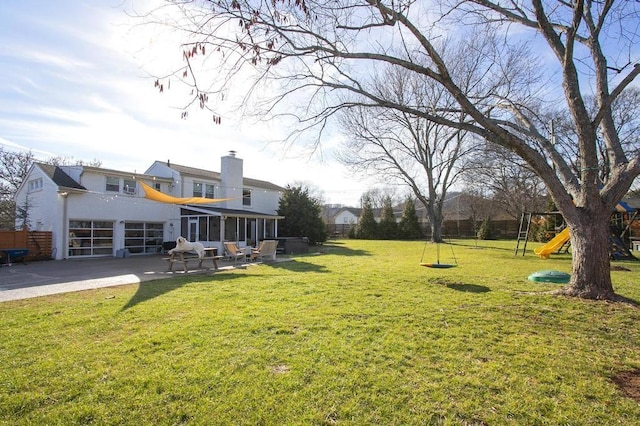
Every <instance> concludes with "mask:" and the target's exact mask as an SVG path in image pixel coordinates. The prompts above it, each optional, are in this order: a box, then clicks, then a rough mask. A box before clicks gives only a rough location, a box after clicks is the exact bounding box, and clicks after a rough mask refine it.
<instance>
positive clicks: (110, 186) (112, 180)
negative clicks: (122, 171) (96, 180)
mask: <svg viewBox="0 0 640 426" xmlns="http://www.w3.org/2000/svg"><path fill="white" fill-rule="evenodd" d="M106 190H107V191H111V192H120V178H117V177H113V176H107V186H106Z"/></svg>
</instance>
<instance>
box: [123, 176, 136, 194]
mask: <svg viewBox="0 0 640 426" xmlns="http://www.w3.org/2000/svg"><path fill="white" fill-rule="evenodd" d="M123 184H124V185H123V186H122V192H124V193H125V194H135V193H136V181H135V180H134V179H124V182H123Z"/></svg>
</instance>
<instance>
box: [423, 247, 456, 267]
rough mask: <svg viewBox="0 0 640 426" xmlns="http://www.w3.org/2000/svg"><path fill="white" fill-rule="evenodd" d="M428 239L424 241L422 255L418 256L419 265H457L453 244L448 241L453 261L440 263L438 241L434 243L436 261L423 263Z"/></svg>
mask: <svg viewBox="0 0 640 426" xmlns="http://www.w3.org/2000/svg"><path fill="white" fill-rule="evenodd" d="M427 244H429V242H428V241H425V243H424V248H423V249H422V257H421V258H420V266H425V267H427V268H441V269H444V268H454V267H456V266H458V259H456V254H455V253H454V251H453V245H452V244H451V243H449V245H450V246H451V255H452V256H453V262H454V263H440V243H439V242H438V243H436V263H425V262H424V252H425V250H426V249H427Z"/></svg>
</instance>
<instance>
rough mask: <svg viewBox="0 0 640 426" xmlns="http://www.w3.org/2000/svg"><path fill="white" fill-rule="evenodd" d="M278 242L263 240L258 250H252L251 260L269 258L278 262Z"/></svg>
mask: <svg viewBox="0 0 640 426" xmlns="http://www.w3.org/2000/svg"><path fill="white" fill-rule="evenodd" d="M277 248H278V241H277V240H262V241H261V242H260V245H259V246H258V248H257V249H252V250H251V255H250V256H251V260H255V259H264V258H268V259H269V260H276V249H277Z"/></svg>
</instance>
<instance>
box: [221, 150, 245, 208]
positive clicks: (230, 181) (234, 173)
mask: <svg viewBox="0 0 640 426" xmlns="http://www.w3.org/2000/svg"><path fill="white" fill-rule="evenodd" d="M220 180H221V186H222V188H221V194H220V195H221V198H233V200H230V201H226V202H225V203H224V206H221V207H225V208H229V209H242V190H243V180H244V179H243V171H242V159H241V158H238V157H236V152H235V151H229V154H228V155H226V156H224V157H222V160H221V166H220Z"/></svg>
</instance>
